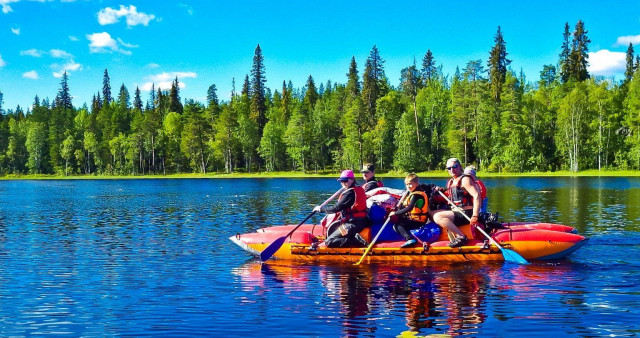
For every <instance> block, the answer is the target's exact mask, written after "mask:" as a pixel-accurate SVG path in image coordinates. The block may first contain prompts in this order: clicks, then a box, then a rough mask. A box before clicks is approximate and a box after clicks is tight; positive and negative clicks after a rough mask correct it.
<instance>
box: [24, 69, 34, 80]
mask: <svg viewBox="0 0 640 338" xmlns="http://www.w3.org/2000/svg"><path fill="white" fill-rule="evenodd" d="M22 77H23V78H25V79H31V80H37V79H38V73H37V72H36V71H35V70H32V71H30V72H26V73H24V74H22Z"/></svg>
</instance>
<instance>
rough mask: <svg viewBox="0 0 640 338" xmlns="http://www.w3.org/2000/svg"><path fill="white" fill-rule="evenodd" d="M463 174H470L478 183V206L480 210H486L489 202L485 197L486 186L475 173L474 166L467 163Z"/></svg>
mask: <svg viewBox="0 0 640 338" xmlns="http://www.w3.org/2000/svg"><path fill="white" fill-rule="evenodd" d="M464 174H465V175H469V176H471V177H472V178H473V179H474V180H475V181H476V184H477V185H478V189H480V199H481V200H482V205H481V206H480V212H487V207H488V204H489V199H488V198H487V187H486V186H485V185H484V182H482V181H481V180H480V179H479V178H478V176H477V175H476V166H474V165H473V164H472V165H468V166H467V167H466V168H464Z"/></svg>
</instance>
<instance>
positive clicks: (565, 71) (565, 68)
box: [559, 22, 571, 83]
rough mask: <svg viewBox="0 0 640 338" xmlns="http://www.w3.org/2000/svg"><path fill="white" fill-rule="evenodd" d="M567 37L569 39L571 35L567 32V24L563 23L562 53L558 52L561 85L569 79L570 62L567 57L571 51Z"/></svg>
mask: <svg viewBox="0 0 640 338" xmlns="http://www.w3.org/2000/svg"><path fill="white" fill-rule="evenodd" d="M569 37H571V33H570V31H569V23H568V22H565V24H564V33H562V51H561V52H560V62H559V64H560V79H561V80H562V83H567V81H569V77H570V75H571V60H570V59H569V56H570V55H571V50H570V47H569Z"/></svg>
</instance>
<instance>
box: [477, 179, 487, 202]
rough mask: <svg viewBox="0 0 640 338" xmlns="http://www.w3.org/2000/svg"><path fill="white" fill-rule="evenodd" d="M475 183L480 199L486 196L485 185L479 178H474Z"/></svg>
mask: <svg viewBox="0 0 640 338" xmlns="http://www.w3.org/2000/svg"><path fill="white" fill-rule="evenodd" d="M476 183H477V184H478V188H480V199H485V198H487V187H485V186H484V183H482V181H480V180H479V179H476Z"/></svg>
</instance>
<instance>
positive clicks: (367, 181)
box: [360, 163, 384, 192]
mask: <svg viewBox="0 0 640 338" xmlns="http://www.w3.org/2000/svg"><path fill="white" fill-rule="evenodd" d="M360 172H361V173H362V178H364V184H363V185H362V188H363V189H364V191H365V192H367V191H370V190H373V189H375V188H380V187H383V186H384V185H383V184H382V181H379V180H377V179H376V168H375V166H374V165H373V164H371V163H366V164H364V165H363V166H362V170H360Z"/></svg>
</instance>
